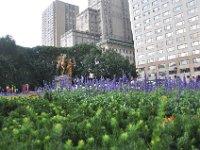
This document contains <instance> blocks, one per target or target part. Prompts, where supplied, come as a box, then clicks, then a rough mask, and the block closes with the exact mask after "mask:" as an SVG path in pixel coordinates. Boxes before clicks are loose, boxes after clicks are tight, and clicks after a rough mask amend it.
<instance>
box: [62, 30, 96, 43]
mask: <svg viewBox="0 0 200 150" xmlns="http://www.w3.org/2000/svg"><path fill="white" fill-rule="evenodd" d="M99 41H100V35H99V34H95V33H91V32H85V31H79V30H69V31H68V32H66V33H65V34H63V35H62V36H61V46H62V47H72V46H74V45H76V44H84V43H85V44H94V45H96V43H98V42H99Z"/></svg>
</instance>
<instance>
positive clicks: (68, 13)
mask: <svg viewBox="0 0 200 150" xmlns="http://www.w3.org/2000/svg"><path fill="white" fill-rule="evenodd" d="M78 13H79V7H78V6H75V5H71V4H67V3H64V2H61V1H59V0H56V1H54V2H53V3H52V4H51V5H50V6H49V7H48V8H47V9H46V10H45V11H44V12H43V14H42V45H45V46H56V47H60V45H61V44H60V38H61V35H63V34H64V33H65V32H67V31H68V30H70V29H75V27H76V15H77V14H78Z"/></svg>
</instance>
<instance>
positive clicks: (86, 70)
mask: <svg viewBox="0 0 200 150" xmlns="http://www.w3.org/2000/svg"><path fill="white" fill-rule="evenodd" d="M60 54H66V55H67V56H68V57H69V58H70V57H71V58H75V60H76V66H74V67H73V77H81V76H88V75H89V74H90V73H93V74H94V75H95V77H96V78H100V77H101V76H104V77H106V78H113V76H115V77H120V76H122V72H124V73H126V74H128V73H131V74H132V75H133V76H135V75H136V74H135V73H134V71H135V70H134V66H133V65H131V64H129V61H128V60H126V59H125V58H124V57H122V56H121V55H120V54H118V53H116V52H115V51H113V50H107V51H106V52H102V50H101V49H99V48H97V47H96V46H95V45H88V44H81V45H76V46H74V47H71V48H57V47H50V46H37V47H34V48H25V47H21V46H18V45H16V44H15V41H14V39H13V38H12V37H11V36H5V37H2V38H0V86H1V87H3V88H5V86H6V85H14V86H16V87H18V88H19V89H20V88H21V86H22V85H23V84H26V83H28V84H30V85H31V87H32V88H34V87H35V86H41V85H42V83H43V81H44V80H45V81H49V82H51V81H52V80H53V79H54V78H55V76H56V75H57V71H56V64H57V57H58V56H59V55H60Z"/></svg>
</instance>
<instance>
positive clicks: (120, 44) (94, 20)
mask: <svg viewBox="0 0 200 150" xmlns="http://www.w3.org/2000/svg"><path fill="white" fill-rule="evenodd" d="M88 5H89V6H88V7H89V8H88V9H86V10H85V11H83V12H82V13H80V14H79V15H78V16H77V18H76V30H71V31H69V32H66V33H65V34H63V36H62V39H61V43H62V44H61V45H62V46H74V45H75V44H81V41H82V42H83V43H88V44H90V43H94V42H95V41H96V44H97V46H99V47H101V48H102V49H103V50H106V49H114V50H115V51H116V52H118V53H120V54H122V55H123V56H125V58H127V59H128V60H129V61H130V63H134V44H133V40H132V32H131V22H130V14H129V6H128V0H92V1H91V0H88ZM76 36H78V37H76ZM95 36H96V37H95ZM86 38H88V40H86ZM98 39H99V41H97V40H98Z"/></svg>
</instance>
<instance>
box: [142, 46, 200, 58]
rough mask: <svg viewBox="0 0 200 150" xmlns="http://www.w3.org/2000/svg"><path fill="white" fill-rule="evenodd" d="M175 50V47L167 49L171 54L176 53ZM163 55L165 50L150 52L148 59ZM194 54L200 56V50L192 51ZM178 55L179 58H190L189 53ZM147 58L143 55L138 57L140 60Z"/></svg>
mask: <svg viewBox="0 0 200 150" xmlns="http://www.w3.org/2000/svg"><path fill="white" fill-rule="evenodd" d="M174 50H175V47H169V48H167V51H168V52H171V51H174ZM162 53H163V50H159V51H157V52H149V53H148V54H147V57H151V56H154V55H156V54H162ZM192 54H193V55H195V54H200V50H199V49H197V50H193V51H192ZM178 55H179V57H185V56H188V55H189V53H188V52H182V53H179V54H178ZM145 57H146V55H143V54H142V55H139V56H138V58H139V59H141V58H145Z"/></svg>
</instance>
